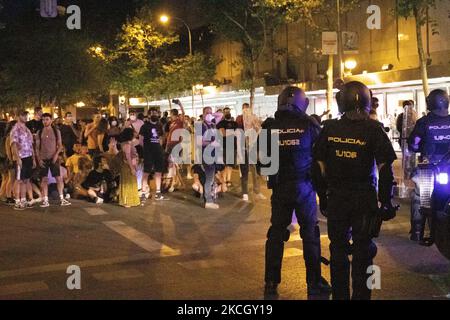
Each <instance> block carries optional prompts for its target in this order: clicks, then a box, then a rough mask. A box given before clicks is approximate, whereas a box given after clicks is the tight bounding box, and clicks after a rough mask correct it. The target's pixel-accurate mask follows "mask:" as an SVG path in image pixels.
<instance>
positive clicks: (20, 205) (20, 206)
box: [14, 202, 26, 211]
mask: <svg viewBox="0 0 450 320" xmlns="http://www.w3.org/2000/svg"><path fill="white" fill-rule="evenodd" d="M25 209H26V204H25V203H23V202H18V203H16V204H14V210H18V211H23V210H25Z"/></svg>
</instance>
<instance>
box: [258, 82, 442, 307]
mask: <svg viewBox="0 0 450 320" xmlns="http://www.w3.org/2000/svg"><path fill="white" fill-rule="evenodd" d="M336 100H337V102H338V107H339V113H340V115H341V117H340V118H339V119H330V120H326V121H324V122H322V123H321V124H320V123H319V121H318V120H320V118H319V119H317V117H313V116H308V115H306V113H305V112H306V109H307V107H308V104H309V100H308V98H307V97H306V94H305V92H304V91H303V90H302V89H300V88H297V87H288V88H286V89H285V90H284V91H283V92H282V93H281V95H280V96H279V99H278V110H277V112H276V113H275V117H274V118H270V119H267V120H266V121H265V123H264V124H263V127H265V128H267V129H268V130H269V132H273V131H276V132H278V133H279V154H280V168H279V171H278V173H277V174H276V175H273V176H270V177H269V187H270V188H271V189H272V190H273V193H272V200H271V201H272V217H271V226H270V228H269V230H268V233H267V242H266V259H265V294H266V295H268V296H276V295H277V294H278V285H279V283H280V282H281V266H282V259H283V252H284V243H285V242H287V241H288V240H289V237H290V232H289V229H288V227H289V225H290V224H291V221H292V214H293V213H295V215H296V216H297V221H298V222H299V225H300V236H301V238H302V240H303V252H304V254H303V256H304V260H305V267H306V283H307V291H308V295H309V296H311V295H313V296H314V295H322V294H329V293H332V297H333V299H337V300H341V299H344V300H347V299H350V298H352V299H356V300H361V299H362V300H367V299H370V298H371V293H372V289H373V288H372V287H371V285H370V284H371V282H370V281H368V280H369V277H370V276H371V275H372V272H371V269H370V267H371V266H372V265H373V259H374V258H375V256H376V254H377V247H376V245H375V243H374V241H373V238H376V237H378V235H379V232H380V229H381V224H382V222H383V221H388V220H391V219H393V218H394V217H395V216H396V211H397V210H398V206H395V205H394V204H393V203H392V200H393V196H394V185H395V181H394V174H393V168H392V164H393V162H394V161H395V160H396V158H397V157H396V153H395V152H394V149H393V147H392V143H391V141H390V139H389V138H388V136H387V134H386V130H385V128H384V126H383V124H382V123H380V122H379V121H377V120H376V118H374V117H373V114H374V111H373V109H374V107H376V103H377V101H376V100H375V99H374V97H373V96H372V92H371V91H370V90H369V89H368V88H367V86H365V85H364V84H362V83H360V82H357V81H353V82H349V83H346V84H344V85H343V86H342V87H341V88H340V91H339V92H338V94H337V96H336ZM426 102H427V108H428V111H429V113H428V114H427V115H426V116H424V117H423V118H422V119H420V120H419V121H417V123H416V126H415V128H414V129H413V130H412V132H411V134H410V135H409V137H408V144H409V149H410V150H411V151H412V152H420V153H421V154H422V156H425V157H428V158H431V159H440V158H442V157H443V156H444V155H445V154H447V153H448V152H449V151H450V142H449V141H450V140H448V139H447V138H445V137H449V136H450V132H449V128H450V116H449V112H448V108H449V96H448V93H447V92H446V91H444V90H440V89H437V90H434V91H432V92H431V93H430V95H429V96H428V97H427V99H426ZM408 103H410V102H408ZM442 137H444V138H442ZM316 195H317V196H318V198H319V206H318V207H319V209H320V212H321V213H322V214H323V215H324V216H326V217H327V220H328V222H327V226H328V238H329V240H330V253H331V259H330V263H331V286H330V285H329V284H328V282H327V281H326V280H325V279H324V278H323V277H322V276H321V261H323V259H322V258H321V245H320V230H319V226H318V218H317V211H318V210H317V209H318V208H317V201H316ZM416 207H417V206H413V208H412V210H413V213H414V214H413V216H412V229H411V240H414V241H417V240H418V239H421V238H422V237H423V228H424V225H425V222H424V221H425V218H424V217H423V216H422V215H421V214H420V212H419V211H418V209H417V208H416ZM350 255H351V256H352V260H351V262H350V259H349V256H350ZM350 276H351V278H352V282H351V283H352V287H353V292H352V293H351V290H350Z"/></svg>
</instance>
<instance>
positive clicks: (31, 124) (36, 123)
mask: <svg viewBox="0 0 450 320" xmlns="http://www.w3.org/2000/svg"><path fill="white" fill-rule="evenodd" d="M42 114H43V112H42V108H41V107H36V108H34V119H33V120H30V121H28V122H27V123H26V126H27V128H28V129H30V131H31V133H32V134H33V136H35V135H36V134H37V133H38V131H39V130H42V129H43V128H44V124H43V123H42V119H41V117H42Z"/></svg>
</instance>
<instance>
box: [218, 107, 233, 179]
mask: <svg viewBox="0 0 450 320" xmlns="http://www.w3.org/2000/svg"><path fill="white" fill-rule="evenodd" d="M223 114H224V119H223V120H222V121H220V122H219V123H218V124H217V129H219V130H220V133H221V135H222V137H223V160H224V164H225V169H224V171H223V179H224V181H225V183H226V185H227V187H231V174H232V173H233V167H234V164H235V159H236V137H235V134H236V133H235V130H236V129H237V128H238V124H237V122H236V121H234V120H233V118H232V116H231V109H230V108H228V107H225V108H224V109H223ZM227 140H228V141H229V142H233V148H234V149H233V157H230V156H229V158H231V159H227V152H226V150H227ZM230 151H231V150H230Z"/></svg>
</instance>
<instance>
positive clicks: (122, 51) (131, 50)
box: [91, 7, 179, 96]
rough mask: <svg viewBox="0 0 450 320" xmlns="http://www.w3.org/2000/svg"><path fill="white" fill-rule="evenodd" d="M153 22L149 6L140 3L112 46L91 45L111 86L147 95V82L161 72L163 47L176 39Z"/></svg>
mask: <svg viewBox="0 0 450 320" xmlns="http://www.w3.org/2000/svg"><path fill="white" fill-rule="evenodd" d="M156 26H157V24H155V23H153V18H152V13H151V11H150V9H149V8H148V7H143V8H141V9H140V10H139V12H138V13H137V14H136V16H134V17H132V18H129V19H128V20H127V21H126V22H125V23H124V24H123V25H122V28H121V31H120V32H119V34H118V35H117V37H116V42H115V44H114V45H113V47H112V48H102V47H100V46H92V47H91V53H92V54H93V55H94V56H97V57H98V58H100V59H101V60H102V61H103V62H104V63H105V65H107V67H108V69H109V72H110V75H111V78H112V79H113V80H112V82H111V88H112V89H116V90H119V91H121V92H124V93H126V94H127V95H128V96H129V95H144V96H147V94H148V88H149V84H150V83H151V82H152V81H153V80H154V79H155V78H156V77H158V76H159V75H160V74H161V72H162V67H163V65H164V63H165V62H166V60H167V57H166V55H165V50H166V49H167V47H168V46H169V45H171V44H173V43H175V42H177V41H178V40H179V39H178V36H175V35H173V34H172V33H167V32H166V33H163V32H161V31H159V30H158V28H157V27H156Z"/></svg>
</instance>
